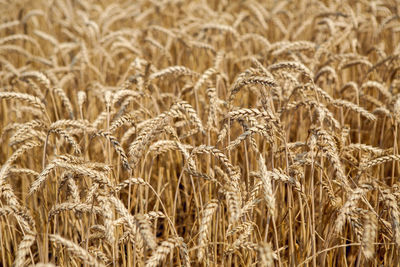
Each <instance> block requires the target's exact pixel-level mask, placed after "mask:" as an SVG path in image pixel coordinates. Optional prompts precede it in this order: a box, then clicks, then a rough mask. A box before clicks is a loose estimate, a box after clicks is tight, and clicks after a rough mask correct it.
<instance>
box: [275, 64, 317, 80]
mask: <svg viewBox="0 0 400 267" xmlns="http://www.w3.org/2000/svg"><path fill="white" fill-rule="evenodd" d="M268 70H269V71H271V72H274V71H278V70H294V71H297V72H300V73H302V74H303V75H304V76H305V77H307V78H308V79H309V80H310V81H313V79H312V73H311V71H310V70H309V69H308V68H307V67H306V66H304V65H303V64H302V63H300V62H296V61H284V62H279V63H276V64H273V65H270V66H269V67H268Z"/></svg>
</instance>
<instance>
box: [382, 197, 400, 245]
mask: <svg viewBox="0 0 400 267" xmlns="http://www.w3.org/2000/svg"><path fill="white" fill-rule="evenodd" d="M382 196H383V201H384V203H385V205H386V206H387V208H388V209H389V213H390V217H391V220H392V228H393V240H394V242H395V243H396V245H397V246H399V245H400V229H399V223H400V212H399V207H398V204H397V201H396V198H395V196H394V195H393V194H392V193H391V192H390V191H389V190H383V191H382Z"/></svg>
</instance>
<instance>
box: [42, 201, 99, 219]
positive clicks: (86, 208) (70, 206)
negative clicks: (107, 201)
mask: <svg viewBox="0 0 400 267" xmlns="http://www.w3.org/2000/svg"><path fill="white" fill-rule="evenodd" d="M103 208H104V207H103ZM64 211H74V212H76V213H80V212H88V213H94V214H104V213H103V209H102V208H101V207H99V206H93V205H90V204H85V203H71V202H65V203H60V204H56V205H54V206H53V207H52V208H51V210H50V211H49V219H50V218H51V217H53V216H55V215H58V214H60V213H61V212H64Z"/></svg>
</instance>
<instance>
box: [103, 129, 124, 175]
mask: <svg viewBox="0 0 400 267" xmlns="http://www.w3.org/2000/svg"><path fill="white" fill-rule="evenodd" d="M97 135H99V136H103V137H104V138H106V139H107V140H109V141H110V143H111V144H112V145H113V147H114V148H115V151H117V153H118V155H119V156H120V158H121V161H122V165H123V166H124V168H125V169H126V170H130V169H131V166H130V164H129V161H128V157H127V156H126V154H125V151H124V149H123V148H122V146H121V145H120V143H119V142H118V140H117V139H116V138H115V137H114V136H112V135H111V133H110V132H103V131H99V132H98V133H97Z"/></svg>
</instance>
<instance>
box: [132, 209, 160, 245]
mask: <svg viewBox="0 0 400 267" xmlns="http://www.w3.org/2000/svg"><path fill="white" fill-rule="evenodd" d="M135 222H136V226H137V228H138V231H139V233H140V234H141V235H142V238H143V240H144V241H145V243H146V245H147V246H148V247H149V248H151V249H152V250H154V249H156V248H157V241H156V237H155V236H154V234H153V233H152V230H151V225H150V223H149V221H148V220H147V219H146V217H145V216H144V215H142V214H136V215H135Z"/></svg>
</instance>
